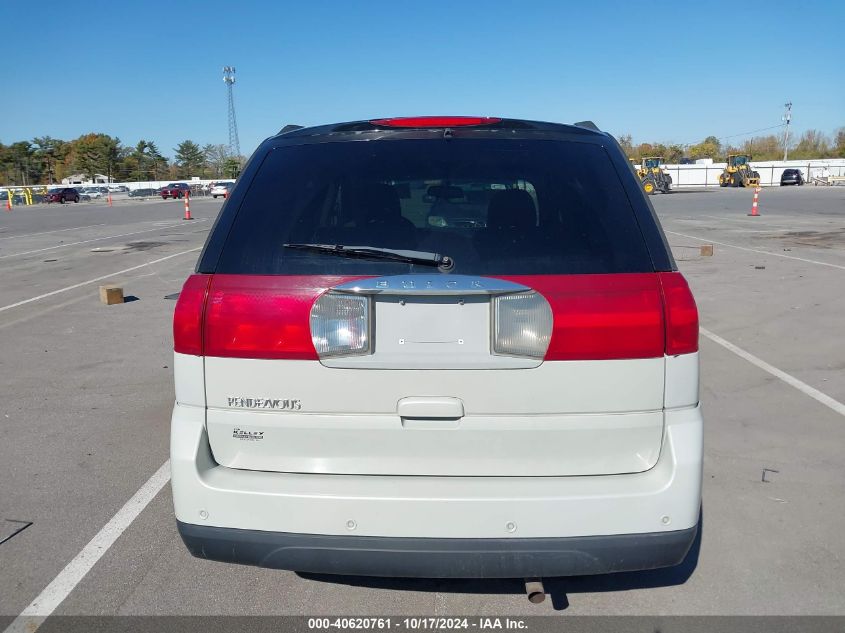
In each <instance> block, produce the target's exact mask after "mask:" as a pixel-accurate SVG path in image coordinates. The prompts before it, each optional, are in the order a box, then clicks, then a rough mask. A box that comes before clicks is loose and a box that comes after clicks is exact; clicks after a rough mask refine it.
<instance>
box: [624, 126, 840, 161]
mask: <svg viewBox="0 0 845 633" xmlns="http://www.w3.org/2000/svg"><path fill="white" fill-rule="evenodd" d="M617 140H618V141H619V144H620V145H621V146H622V149H623V150H624V151H625V153H626V154H627V155H628V158H633V159H636V160H641V159H643V158H645V157H648V156H662V157H663V159H664V160H665V162H667V163H674V164H676V163H681V162H684V161H686V160H689V161H693V160H697V159H700V158H712V159H713V160H714V161H715V162H724V161H725V159H726V157H727V155H728V154H751V155H752V156H753V157H754V160H760V161H763V160H783V149H784V148H783V140H784V137H783V135H782V134H781V135H775V134H769V135H767V136H755V137H752V138H749V139H747V140H745V141H743V142H741V143H737V144H733V143H726V144H723V143H722V142H721V141H720V140H719V139H718V138H716V137H715V136H708V137H707V138H705V139H704V140H703V141H701V142H700V143H696V144H694V145H680V144H673V143H670V144H663V143H640V144H639V145H634V144H633V143H632V139H631V135H630V134H623V135H622V136H620V137H619V138H618V139H617ZM814 158H845V127H843V128H839V129H838V130H837V131H836V132H835V133H834V134H833V136H832V137H830V136H828V135H827V134H825V133H824V132H820V131H819V130H807V131H806V132H804V133H803V134H801V136H800V137H798V139H790V141H789V159H790V160H802V159H814Z"/></svg>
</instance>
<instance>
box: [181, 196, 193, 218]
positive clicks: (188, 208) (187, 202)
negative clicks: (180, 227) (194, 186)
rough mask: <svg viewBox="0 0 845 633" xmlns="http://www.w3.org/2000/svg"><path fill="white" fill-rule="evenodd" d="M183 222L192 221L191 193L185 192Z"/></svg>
mask: <svg viewBox="0 0 845 633" xmlns="http://www.w3.org/2000/svg"><path fill="white" fill-rule="evenodd" d="M182 219H183V220H193V219H194V218H192V217H191V192H190V191H186V192H185V217H184V218H182Z"/></svg>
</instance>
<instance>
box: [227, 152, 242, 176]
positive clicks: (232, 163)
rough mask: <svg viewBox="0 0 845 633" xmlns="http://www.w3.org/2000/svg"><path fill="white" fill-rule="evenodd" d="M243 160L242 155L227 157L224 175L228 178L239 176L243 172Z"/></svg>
mask: <svg viewBox="0 0 845 633" xmlns="http://www.w3.org/2000/svg"><path fill="white" fill-rule="evenodd" d="M242 166H243V162H242V161H241V159H240V157H238V158H235V157H232V158H228V159H226V164H225V165H224V166H223V175H224V176H225V177H226V178H237V177H238V176H239V175H240V173H241V167H242Z"/></svg>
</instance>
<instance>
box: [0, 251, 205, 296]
mask: <svg viewBox="0 0 845 633" xmlns="http://www.w3.org/2000/svg"><path fill="white" fill-rule="evenodd" d="M201 249H202V246H197V247H196V248H192V249H190V250H187V251H182V252H180V253H173V255H168V256H167V257H159V258H158V259H154V260H153V261H151V262H147V263H146V264H138V265H137V266H132V268H124V269H123V270H118V271H117V272H113V273H109V274H108V275H103V276H102V277H95V278H94V279H89V280H87V281H82V282H80V283H78V284H73V285H72V286H66V287H64V288H59V289H58V290H53V291H52V292H45V293H44V294H43V295H38V296H37V297H31V298H29V299H24V300H23V301H18V302H17V303H10V304H9V305H7V306H2V307H0V312H5V311H6V310H11V309H12V308H17V307H18V306H22V305H26V304H27V303H32V302H33V301H40V300H41V299H46V298H47V297H52V296H53V295H57V294H59V293H62V292H67V291H68V290H74V289H76V288H81V287H82V286H87V285H88V284H93V283H95V282H98V281H103V280H104V279H109V278H110V277H116V276H117V275H123V274H125V273H131V272H132V271H133V270H138V269H139V268H144V267H146V266H152V265H153V264H158V263H159V262H163V261H166V260H168V259H173V258H174V257H179V256H180V255H187V254H188V253H196V252H197V251H198V250H201Z"/></svg>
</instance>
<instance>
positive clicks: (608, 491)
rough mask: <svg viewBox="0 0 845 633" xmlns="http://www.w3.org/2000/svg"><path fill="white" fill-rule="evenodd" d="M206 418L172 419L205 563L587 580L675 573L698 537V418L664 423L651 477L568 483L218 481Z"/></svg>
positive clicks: (185, 411)
mask: <svg viewBox="0 0 845 633" xmlns="http://www.w3.org/2000/svg"><path fill="white" fill-rule="evenodd" d="M205 413H206V412H205V409H204V408H203V407H193V406H185V405H180V404H177V405H176V406H175V408H174V411H173V421H172V428H171V468H172V480H171V485H172V488H173V503H174V508H175V512H176V518H177V520H178V521H179V529H180V532H181V533H182V536H183V539H184V540H185V543H186V545H187V546H188V548H189V549H190V550H191V551H192V552H193V553H194V554H195V555H201V556H204V557H206V558H210V559H213V560H222V561H229V562H238V563H245V564H252V565H260V566H265V567H278V568H284V569H294V570H297V571H311V572H319V573H337V574H362V575H379V576H425V577H428V576H456V577H472V576H485V577H494V576H502V577H518V576H543V575H546V576H552V575H579V574H596V573H606V572H612V571H624V570H637V569H653V568H657V567H665V566H670V565H674V564H677V563H679V562H680V561H681V560H683V558H684V555H685V554H686V552H687V551H688V549H689V547H690V544H691V542H692V541H693V539H694V537H695V530H696V526H697V525H698V518H699V507H700V503H701V467H702V419H701V412H700V410H699V408H698V407H692V408H684V409H674V410H667V411H666V413H665V416H666V417H665V426H664V436H663V446H662V449H661V452H660V457H659V459H658V460H657V463H656V465H655V466H654V467H653V468H651V469H650V470H648V471H645V472H640V473H634V474H627V475H599V476H576V477H414V476H404V477H395V476H373V475H316V474H296V473H273V472H261V471H247V470H237V469H232V468H225V467H222V466H220V465H219V464H217V463H216V462H215V461H214V458H213V456H212V454H211V451H210V448H209V443H208V436H207V434H206V430H205Z"/></svg>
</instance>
